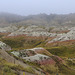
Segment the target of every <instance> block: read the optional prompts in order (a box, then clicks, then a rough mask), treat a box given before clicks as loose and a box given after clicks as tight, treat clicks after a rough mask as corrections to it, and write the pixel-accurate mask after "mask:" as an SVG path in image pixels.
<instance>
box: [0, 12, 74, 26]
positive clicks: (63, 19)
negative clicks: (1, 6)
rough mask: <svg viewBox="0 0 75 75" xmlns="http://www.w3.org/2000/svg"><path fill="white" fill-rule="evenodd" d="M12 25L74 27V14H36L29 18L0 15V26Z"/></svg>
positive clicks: (7, 14)
mask: <svg viewBox="0 0 75 75" xmlns="http://www.w3.org/2000/svg"><path fill="white" fill-rule="evenodd" d="M9 24H14V25H44V26H45V25H46V26H47V25H48V26H59V25H72V26H74V25H75V13H73V14H72V13H71V14H64V15H57V14H50V15H47V14H38V15H29V16H20V15H15V14H9V13H0V26H7V25H9Z"/></svg>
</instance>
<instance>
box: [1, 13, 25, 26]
mask: <svg viewBox="0 0 75 75" xmlns="http://www.w3.org/2000/svg"><path fill="white" fill-rule="evenodd" d="M23 19H24V17H23V16H20V15H15V14H10V13H0V26H8V25H10V24H11V23H16V22H20V21H22V20H23Z"/></svg>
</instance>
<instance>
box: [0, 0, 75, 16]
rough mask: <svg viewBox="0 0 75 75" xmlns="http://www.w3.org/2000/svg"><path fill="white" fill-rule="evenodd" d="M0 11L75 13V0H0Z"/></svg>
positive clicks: (29, 13) (22, 13) (25, 13)
mask: <svg viewBox="0 0 75 75" xmlns="http://www.w3.org/2000/svg"><path fill="white" fill-rule="evenodd" d="M0 12H8V13H14V14H19V15H33V14H39V13H46V14H51V13H53V14H54V13H56V14H68V13H75V0H0Z"/></svg>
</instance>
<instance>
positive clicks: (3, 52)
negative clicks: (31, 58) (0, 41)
mask: <svg viewBox="0 0 75 75" xmlns="http://www.w3.org/2000/svg"><path fill="white" fill-rule="evenodd" d="M0 54H1V56H2V57H3V58H4V59H5V60H6V61H8V62H10V63H13V64H14V63H15V64H17V65H21V66H22V67H24V68H26V67H32V66H29V65H27V64H25V63H23V62H22V61H20V60H17V59H15V58H14V57H13V56H10V55H9V54H8V53H7V52H6V51H5V50H0ZM32 69H33V70H34V71H35V72H36V73H37V74H38V75H41V72H40V71H37V70H36V69H34V68H33V67H32ZM21 73H22V72H21ZM21 75H22V74H21ZM27 75H28V74H27ZM30 75H33V74H30ZM42 75H44V74H42Z"/></svg>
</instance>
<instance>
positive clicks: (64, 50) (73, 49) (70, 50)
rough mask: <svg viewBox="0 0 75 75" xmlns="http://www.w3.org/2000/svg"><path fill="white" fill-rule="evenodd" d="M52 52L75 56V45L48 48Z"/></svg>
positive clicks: (70, 56) (58, 54)
mask: <svg viewBox="0 0 75 75" xmlns="http://www.w3.org/2000/svg"><path fill="white" fill-rule="evenodd" d="M46 49H47V50H48V51H49V52H50V53H52V54H54V55H57V56H61V57H69V58H72V57H73V58H74V57H75V45H70V46H60V47H50V48H46Z"/></svg>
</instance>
